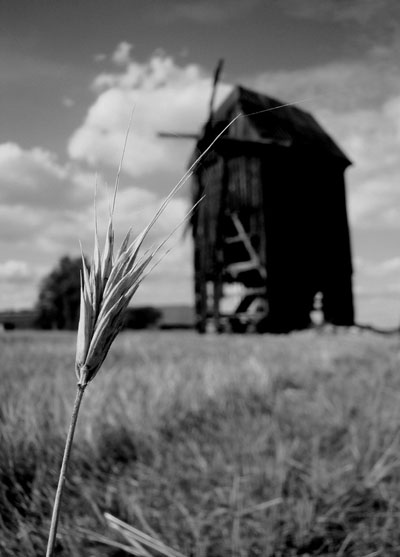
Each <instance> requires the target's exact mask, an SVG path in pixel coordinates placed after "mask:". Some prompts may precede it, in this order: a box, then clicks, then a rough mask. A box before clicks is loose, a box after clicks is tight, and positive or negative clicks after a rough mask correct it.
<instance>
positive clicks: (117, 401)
mask: <svg viewBox="0 0 400 557" xmlns="http://www.w3.org/2000/svg"><path fill="white" fill-rule="evenodd" d="M74 345H75V335H74V334H69V333H39V332H36V333H33V332H17V331H14V332H12V333H3V334H1V335H0V346H1V368H0V385H1V387H0V428H1V429H0V554H1V556H2V557H16V556H24V557H28V556H29V557H36V556H43V555H44V553H45V546H46V540H47V533H48V527H49V520H50V515H51V506H52V503H53V499H54V493H55V488H56V484H57V476H58V471H59V466H60V462H61V457H62V451H63V445H64V440H65V432H66V429H67V426H68V422H69V414H70V411H71V407H72V403H73V399H74V394H75V374H74V370H73V364H74V349H75V347H74ZM399 424H400V373H399V339H398V338H397V337H383V336H377V335H373V334H372V333H364V334H362V335H354V334H350V333H346V332H338V333H337V334H334V333H323V334H317V333H314V332H304V333H296V334H293V335H289V336H279V337H276V336H267V335H266V336H251V335H249V336H224V335H223V336H213V335H209V336H205V337H199V336H196V335H195V334H194V333H190V332H174V333H172V332H171V333H169V332H168V333H166V332H165V333H162V332H160V333H155V332H141V333H123V334H121V335H120V337H119V338H118V339H117V341H116V342H115V345H114V346H113V348H112V350H111V352H110V354H109V357H108V358H107V360H106V363H105V365H104V367H103V369H102V371H101V373H100V374H99V376H98V377H97V378H96V380H95V381H94V382H93V383H92V384H90V385H89V387H88V389H87V391H86V393H85V397H84V400H83V405H82V409H81V414H80V417H79V423H78V428H77V431H76V437H75V445H74V449H73V453H72V460H71V464H70V468H69V476H68V483H67V489H66V491H65V494H64V499H63V505H62V514H61V520H60V528H59V536H58V541H57V551H56V554H57V555H59V556H65V557H67V556H68V557H69V556H71V557H78V556H79V557H82V556H85V557H103V556H104V557H106V556H113V557H117V556H118V557H122V556H123V555H127V554H126V553H124V552H123V551H121V550H117V549H115V548H113V547H110V546H107V545H104V544H101V543H99V542H98V541H95V534H103V535H105V536H107V537H108V538H110V539H114V540H118V539H119V538H118V537H117V534H116V533H114V532H113V530H111V529H110V528H109V527H108V526H107V524H106V522H105V519H104V514H103V513H104V512H109V513H111V514H113V515H115V516H117V517H118V518H120V519H122V520H124V521H126V522H128V523H129V524H132V525H133V526H136V527H137V528H139V529H141V530H142V531H144V532H147V533H151V535H152V536H156V537H158V538H159V539H160V540H162V541H163V542H164V543H166V544H168V545H169V546H171V547H173V548H175V549H177V550H179V551H181V552H182V553H183V554H185V555H186V556H187V557H190V556H193V557H224V556H233V557H239V556H254V557H255V556H258V555H260V556H265V557H280V556H282V557H283V556H285V557H290V556H295V555H296V556H297V555H303V556H307V555H309V556H310V555H324V556H337V557H341V556H354V557H367V556H368V557H374V556H378V555H379V556H385V557H388V556H389V557H390V556H395V555H399V554H400V489H399V488H400V437H399ZM120 541H121V540H120Z"/></svg>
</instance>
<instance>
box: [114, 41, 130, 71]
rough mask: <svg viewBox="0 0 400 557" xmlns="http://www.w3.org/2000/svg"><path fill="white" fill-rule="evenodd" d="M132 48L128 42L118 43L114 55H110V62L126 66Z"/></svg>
mask: <svg viewBox="0 0 400 557" xmlns="http://www.w3.org/2000/svg"><path fill="white" fill-rule="evenodd" d="M132 48H133V45H131V44H130V43H128V42H125V41H123V42H122V43H119V45H118V46H117V48H116V50H115V52H114V54H113V55H112V61H113V62H114V63H115V64H118V65H119V66H126V65H127V64H129V62H130V53H131V50H132Z"/></svg>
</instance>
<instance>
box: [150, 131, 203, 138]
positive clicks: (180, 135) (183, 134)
mask: <svg viewBox="0 0 400 557" xmlns="http://www.w3.org/2000/svg"><path fill="white" fill-rule="evenodd" d="M157 136H158V137H163V138H164V139H165V138H166V139H198V138H199V134H198V133H190V132H176V133H174V132H158V134H157Z"/></svg>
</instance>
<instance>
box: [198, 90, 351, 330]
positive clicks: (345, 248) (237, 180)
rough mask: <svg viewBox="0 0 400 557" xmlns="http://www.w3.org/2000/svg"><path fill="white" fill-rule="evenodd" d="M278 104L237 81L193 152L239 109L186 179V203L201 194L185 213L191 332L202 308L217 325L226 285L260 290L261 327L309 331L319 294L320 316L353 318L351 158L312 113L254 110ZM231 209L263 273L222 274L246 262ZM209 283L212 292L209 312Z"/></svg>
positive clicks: (340, 321) (201, 319) (201, 322)
mask: <svg viewBox="0 0 400 557" xmlns="http://www.w3.org/2000/svg"><path fill="white" fill-rule="evenodd" d="M279 104H280V103H278V101H275V100H273V99H270V98H268V97H266V96H264V95H260V94H257V93H253V92H251V91H248V90H246V89H243V88H241V87H237V88H236V89H235V90H234V91H233V93H232V94H231V95H230V96H229V97H228V99H227V100H226V101H225V102H224V104H223V105H222V106H221V107H220V108H219V109H218V110H217V111H216V112H215V114H214V116H213V126H212V128H211V129H210V126H209V125H208V126H206V127H205V130H204V134H203V137H202V138H201V139H200V141H199V142H198V145H197V152H198V150H202V149H203V148H204V146H206V145H208V144H209V143H210V142H211V140H212V139H213V137H215V136H216V134H217V133H218V132H219V131H220V130H221V129H222V127H223V126H225V125H226V123H227V121H229V120H230V119H231V118H232V117H234V116H235V115H236V114H237V113H239V112H241V113H243V114H244V117H243V118H240V119H239V120H237V121H236V122H235V124H234V125H233V126H231V128H229V130H228V132H227V135H226V136H223V137H222V138H221V139H220V140H218V142H217V143H216V145H215V148H213V150H212V152H211V153H210V155H209V156H207V157H206V159H205V160H204V161H203V163H202V164H201V165H200V166H199V167H198V168H197V170H196V172H195V175H194V179H193V200H194V201H197V200H198V199H199V197H200V196H201V195H203V194H206V197H205V199H204V200H203V201H202V203H201V204H200V206H199V209H198V211H196V214H195V216H194V217H193V219H192V227H193V238H194V254H195V256H194V265H195V293H196V313H197V319H198V329H199V330H205V326H206V319H207V316H208V315H209V314H210V313H211V315H213V316H214V320H215V321H216V323H217V325H218V319H219V310H218V304H219V299H218V296H221V295H222V286H223V284H225V283H229V282H242V283H243V284H244V285H245V286H246V287H248V288H254V287H259V286H265V294H264V296H265V298H266V300H267V302H268V308H269V310H268V313H267V315H266V316H265V319H263V322H262V325H260V326H262V328H263V330H267V331H282V332H284V331H290V330H293V329H298V328H304V327H307V326H308V325H309V323H310V312H311V310H312V308H313V300H314V296H315V294H316V293H317V292H321V293H322V295H323V311H324V316H325V320H326V321H328V322H330V323H334V324H337V325H352V324H353V322H354V310H353V294H352V257H351V245H350V234H349V226H348V219H347V209H346V193H345V181H344V171H345V169H346V167H347V166H348V165H349V164H350V161H349V160H348V159H347V157H346V156H345V155H344V153H343V152H342V151H341V150H340V149H339V147H338V146H337V145H336V144H335V143H334V142H333V140H332V139H331V138H330V137H329V136H328V135H327V134H326V133H325V132H324V131H323V130H322V128H321V127H320V126H319V125H318V123H317V122H316V121H315V120H314V118H313V117H312V116H311V115H309V114H308V113H306V112H304V111H302V110H300V109H298V108H296V107H293V106H292V107H283V108H278V109H276V110H273V111H272V112H264V113H261V114H253V113H254V112H258V111H260V110H264V109H266V108H274V107H277V106H279ZM232 214H234V215H236V216H237V217H238V219H239V220H240V222H241V223H242V225H243V227H244V228H245V230H246V233H247V235H248V238H249V240H250V241H251V244H252V246H253V248H254V250H255V251H256V253H257V256H258V258H259V262H260V268H261V267H263V268H265V270H266V278H265V276H264V278H263V277H262V273H261V274H260V272H258V273H257V272H253V273H250V272H247V273H245V272H243V273H239V274H237V273H236V274H234V273H232V272H231V271H230V269H234V268H236V269H237V266H236V267H235V266H234V263H235V262H236V263H237V262H240V261H244V259H245V255H243V254H241V250H242V251H243V250H245V246H244V245H243V243H242V244H241V243H240V242H238V241H236V240H235V237H237V230H236V229H235V227H234V226H233V223H232ZM235 235H236V236H235ZM245 251H246V250H245ZM207 283H212V284H213V285H214V288H213V290H214V292H217V299H216V298H215V296H214V301H212V302H211V309H210V303H209V301H208V300H207V298H208V295H207V286H206V284H207Z"/></svg>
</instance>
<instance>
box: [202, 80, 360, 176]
mask: <svg viewBox="0 0 400 557" xmlns="http://www.w3.org/2000/svg"><path fill="white" fill-rule="evenodd" d="M264 110H268V112H261V111H264ZM239 112H240V113H242V114H244V115H245V116H246V117H247V119H248V121H249V122H250V124H251V126H252V128H253V130H254V131H255V132H256V136H257V138H258V139H259V140H260V141H268V142H271V143H275V144H278V145H282V146H287V147H290V146H299V147H305V148H308V147H310V148H312V149H318V151H320V152H321V151H322V152H324V153H325V154H327V155H329V156H333V157H338V158H340V159H342V162H343V163H344V164H345V166H348V165H349V164H351V161H350V160H349V159H348V158H347V156H346V155H345V154H344V152H343V151H342V150H341V149H340V147H339V146H338V145H337V144H336V143H335V142H334V140H333V139H332V138H331V137H330V136H329V135H328V134H327V133H326V132H325V131H324V130H323V129H322V127H321V126H320V125H319V124H318V122H317V121H316V120H315V118H314V117H313V116H311V114H309V113H308V112H306V111H305V110H302V109H300V108H298V107H297V106H294V105H290V106H284V103H282V102H281V101H279V100H277V99H274V98H272V97H269V96H267V95H264V94H262V93H258V92H255V91H251V90H249V89H246V88H244V87H241V86H236V87H235V88H234V89H233V91H232V92H231V93H230V95H229V96H228V97H227V98H226V99H225V101H224V102H223V103H222V104H221V105H220V106H219V107H218V108H217V110H216V111H215V112H214V114H213V121H214V122H216V123H218V124H217V126H218V127H219V126H221V127H223V126H224V125H226V124H227V123H228V121H229V120H230V119H232V117H234V115H236V114H237V113H239Z"/></svg>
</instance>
